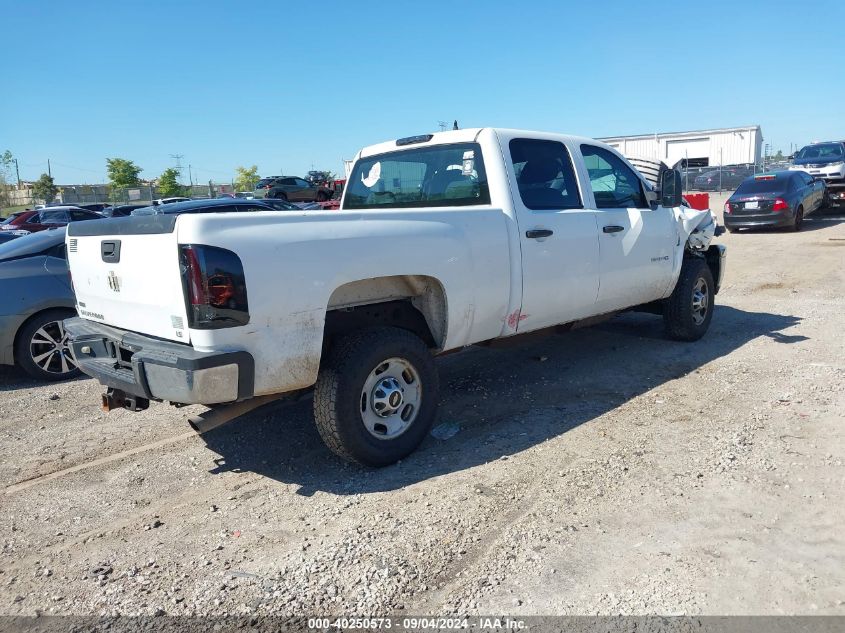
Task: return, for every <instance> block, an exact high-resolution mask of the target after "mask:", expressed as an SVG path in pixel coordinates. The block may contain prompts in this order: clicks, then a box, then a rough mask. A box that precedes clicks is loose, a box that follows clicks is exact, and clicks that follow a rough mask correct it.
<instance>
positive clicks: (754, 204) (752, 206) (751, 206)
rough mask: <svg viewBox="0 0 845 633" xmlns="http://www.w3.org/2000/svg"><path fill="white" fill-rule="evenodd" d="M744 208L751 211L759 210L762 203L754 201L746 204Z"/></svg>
mask: <svg viewBox="0 0 845 633" xmlns="http://www.w3.org/2000/svg"><path fill="white" fill-rule="evenodd" d="M744 208H746V209H749V210H754V209H759V208H760V203H759V202H757V201H756V200H752V201H751V202H746V203H745V207H744Z"/></svg>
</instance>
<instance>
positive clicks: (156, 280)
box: [67, 215, 190, 343]
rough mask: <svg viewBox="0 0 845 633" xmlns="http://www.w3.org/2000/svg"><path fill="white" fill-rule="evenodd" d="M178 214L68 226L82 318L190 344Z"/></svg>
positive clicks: (71, 270)
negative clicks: (181, 265)
mask: <svg viewBox="0 0 845 633" xmlns="http://www.w3.org/2000/svg"><path fill="white" fill-rule="evenodd" d="M176 220H177V218H176V217H175V216H170V217H168V216H161V215H159V216H140V217H127V218H110V219H106V220H91V221H86V222H74V223H71V224H70V225H68V234H67V257H68V266H69V268H70V273H71V277H72V280H73V289H74V292H75V293H76V303H77V310H78V311H79V315H80V316H82V317H83V318H85V319H90V320H91V321H97V322H100V323H107V324H108V325H111V326H113V327H117V328H121V329H125V330H130V331H133V332H142V333H144V334H146V335H149V336H155V337H159V338H163V339H167V340H171V341H177V342H181V343H188V342H190V340H189V331H188V329H187V323H188V318H187V308H186V305H185V295H184V291H183V287H182V276H181V271H180V264H179V246H178V243H177V240H176V231H175V227H176Z"/></svg>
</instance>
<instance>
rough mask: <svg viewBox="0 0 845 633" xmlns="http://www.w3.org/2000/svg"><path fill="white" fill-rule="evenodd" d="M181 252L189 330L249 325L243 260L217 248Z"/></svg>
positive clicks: (190, 248) (184, 248)
mask: <svg viewBox="0 0 845 633" xmlns="http://www.w3.org/2000/svg"><path fill="white" fill-rule="evenodd" d="M181 252H182V283H183V287H184V289H185V300H186V303H187V308H188V323H189V327H191V328H194V329H199V330H212V329H218V328H225V327H236V326H238V325H246V324H247V323H249V305H248V304H247V296H246V280H245V279H244V269H243V265H242V264H241V260H240V258H239V257H238V256H237V255H235V254H234V253H233V252H232V251H227V250H226V249H224V248H217V247H216V246H200V245H185V246H182V247H181Z"/></svg>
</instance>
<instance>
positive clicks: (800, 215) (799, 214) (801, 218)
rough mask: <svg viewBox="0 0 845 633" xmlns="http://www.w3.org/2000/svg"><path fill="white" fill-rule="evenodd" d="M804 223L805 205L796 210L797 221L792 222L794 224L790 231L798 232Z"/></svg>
mask: <svg viewBox="0 0 845 633" xmlns="http://www.w3.org/2000/svg"><path fill="white" fill-rule="evenodd" d="M802 224H804V207H800V206H799V207H798V210H797V211H795V221H794V222H793V223H792V226H791V227H789V230H790V231H793V232H795V233H797V232H798V231H800V230H801V225H802Z"/></svg>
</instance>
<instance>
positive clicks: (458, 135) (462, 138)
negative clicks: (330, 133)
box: [356, 127, 613, 158]
mask: <svg viewBox="0 0 845 633" xmlns="http://www.w3.org/2000/svg"><path fill="white" fill-rule="evenodd" d="M485 130H491V131H493V132H495V133H497V134H499V135H501V136H505V137H510V138H513V137H520V136H522V137H527V138H538V139H549V140H555V139H561V138H564V139H567V140H570V141H574V142H576V143H591V144H594V145H598V146H600V147H607V148H609V149H613V148H612V147H610V146H609V145H607V143H603V142H602V141H598V140H596V139H593V138H589V137H586V136H574V135H572V134H560V133H557V132H539V131H532V130H520V129H510V128H478V127H475V128H466V129H464V130H446V131H444V132H432V133H430V134H422V135H418V136H420V137H426V136H430V137H431V138H430V140H427V141H426V140H421V141H419V142H414V143H411V144H408V145H397V141H401V140H403V139H392V140H390V141H384V142H382V143H376V144H375V145H368V146H367V147H365V148H363V149H362V150H361V151H360V152H358V156H357V157H356V158H366V157H368V156H375V155H377V154H386V153H389V152H397V151H402V150H405V149H412V148H414V147H420V146H431V145H446V144H452V143H473V142H475V141H476V139H477V138H478V137H479V135H480V134H481V133H482V132H484V131H485ZM405 138H411V137H405Z"/></svg>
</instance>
